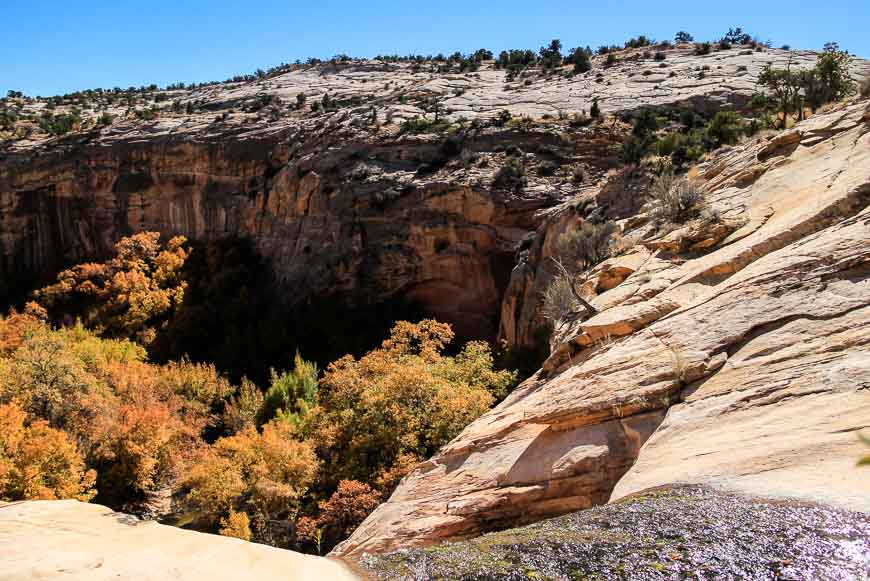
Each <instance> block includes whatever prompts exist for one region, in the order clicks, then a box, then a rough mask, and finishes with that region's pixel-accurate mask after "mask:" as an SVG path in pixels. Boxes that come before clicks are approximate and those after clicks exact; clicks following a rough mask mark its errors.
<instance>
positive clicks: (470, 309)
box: [0, 46, 863, 338]
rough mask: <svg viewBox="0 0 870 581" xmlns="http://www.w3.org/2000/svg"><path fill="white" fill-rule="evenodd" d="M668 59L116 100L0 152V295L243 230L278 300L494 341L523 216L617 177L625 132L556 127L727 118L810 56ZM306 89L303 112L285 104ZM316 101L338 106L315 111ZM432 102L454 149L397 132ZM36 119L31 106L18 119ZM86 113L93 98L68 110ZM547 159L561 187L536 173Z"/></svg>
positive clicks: (368, 68)
mask: <svg viewBox="0 0 870 581" xmlns="http://www.w3.org/2000/svg"><path fill="white" fill-rule="evenodd" d="M665 53H666V55H667V59H666V60H665V61H664V62H662V63H660V62H658V61H654V60H653V59H652V58H644V56H643V51H625V52H623V53H621V55H620V59H621V60H620V62H619V63H618V64H616V65H614V66H611V67H605V66H604V62H603V57H596V58H595V59H594V65H595V67H594V68H593V70H592V71H590V72H588V73H584V74H581V75H577V76H574V77H565V76H562V75H550V76H538V73H533V75H532V77H530V78H526V77H522V78H519V79H517V80H516V81H515V82H509V83H508V82H506V77H505V71H503V70H496V69H494V68H493V66H492V64H491V63H487V64H484V65H483V67H482V68H481V69H480V70H479V71H477V72H474V73H463V74H459V73H455V74H444V73H435V72H430V70H429V66H428V65H426V66H420V67H417V68H416V69H415V67H414V66H412V65H410V64H391V63H382V62H376V61H366V62H348V63H343V64H342V63H338V64H335V65H329V64H326V65H322V66H316V67H303V68H298V69H296V70H293V71H289V72H285V73H281V74H278V75H275V76H272V77H267V78H264V79H261V80H258V81H255V82H250V83H242V84H239V83H235V84H233V83H230V84H219V85H213V86H209V87H206V88H203V89H197V90H194V91H187V90H181V91H179V90H175V91H165V92H159V93H157V94H155V95H153V99H155V101H154V102H153V103H152V102H148V103H144V104H142V105H137V106H136V107H137V108H138V107H144V106H149V105H150V104H154V103H156V99H157V98H158V97H159V98H160V101H159V103H157V104H158V105H160V107H161V111H160V112H159V113H158V114H157V117H156V118H155V119H153V120H143V119H133V118H130V117H129V116H128V117H126V118H125V117H124V115H125V109H124V107H126V105H124V107H121V106H120V104H118V103H115V104H113V105H108V106H107V107H108V109H107V111H108V112H109V113H112V114H115V115H117V116H119V119H118V120H116V121H115V122H114V124H112V125H111V126H109V127H99V126H96V127H93V128H91V129H89V130H87V131H84V132H81V133H75V134H71V135H69V136H66V137H62V138H55V139H50V140H49V139H47V138H46V136H45V134H40V133H34V134H33V136H31V137H30V138H27V139H19V140H16V141H12V142H10V143H7V144H5V148H0V149H2V150H0V275H2V276H3V277H4V279H5V281H7V283H8V281H15V280H19V279H28V278H30V277H32V276H34V275H36V274H41V275H50V274H51V273H53V272H54V271H57V270H58V269H60V268H62V267H64V266H66V265H68V264H70V263H72V262H78V261H82V260H84V259H87V258H91V257H99V256H104V255H105V254H106V253H107V252H108V251H109V249H110V248H111V245H112V243H113V242H115V241H116V240H117V239H119V238H120V237H121V236H124V235H127V234H129V233H131V232H136V231H140V230H146V229H147V230H157V231H160V232H162V233H164V234H166V235H173V234H184V235H186V236H188V237H190V238H195V239H201V240H202V239H209V238H215V237H219V236H224V235H228V234H229V235H240V236H244V237H248V238H250V239H252V240H253V241H254V242H255V243H256V245H257V247H258V249H259V250H260V251H261V252H262V254H263V255H264V256H265V257H266V258H267V259H269V260H270V261H271V263H272V265H273V267H274V269H275V271H276V272H277V274H278V277H279V279H280V280H281V281H282V283H283V284H284V285H285V289H286V291H287V292H286V296H287V298H288V301H291V302H292V301H302V300H304V299H305V298H306V297H308V296H318V295H322V294H324V293H344V294H349V293H352V294H353V296H354V298H355V300H357V301H359V302H361V303H365V302H376V301H380V300H385V299H388V298H393V297H397V296H400V297H404V298H408V299H410V300H413V301H416V302H418V303H420V304H422V306H423V307H424V308H425V309H426V310H427V311H428V312H429V313H430V314H433V315H435V316H438V317H439V318H441V319H442V320H446V321H448V322H452V323H454V325H456V326H457V327H458V329H457V330H458V331H459V332H460V334H461V335H468V334H476V335H481V336H489V337H494V336H495V335H496V331H497V329H498V321H499V314H500V310H501V306H500V302H501V296H502V294H503V292H504V290H505V288H506V287H507V284H508V273H509V272H510V269H511V268H512V267H513V265H514V249H515V246H516V244H517V243H518V242H519V241H520V240H521V239H522V238H523V236H524V235H525V234H526V233H527V232H529V231H530V230H534V229H535V228H536V227H537V226H538V224H539V220H538V219H537V218H536V216H535V212H537V211H539V210H542V209H546V208H551V207H553V206H555V205H557V204H559V203H561V202H562V201H564V200H566V199H570V198H572V197H573V196H575V195H576V194H577V193H578V192H581V191H583V190H584V189H589V188H590V187H592V186H593V185H594V184H595V183H596V181H597V180H598V179H599V177H600V176H601V175H602V173H603V172H604V171H605V170H607V169H609V168H610V167H612V166H613V165H614V163H615V158H614V154H613V146H614V145H615V144H616V143H618V142H619V141H620V140H621V132H622V129H620V128H618V127H601V126H599V127H571V126H570V124H569V123H568V121H567V120H564V121H560V120H557V119H555V117H557V116H559V114H560V113H563V114H565V115H566V116H570V115H573V114H575V113H579V112H582V111H587V110H588V109H589V107H590V106H591V103H592V99H593V97H599V98H600V99H601V101H600V106H601V109H602V111H604V112H605V113H607V112H616V111H628V110H633V109H636V108H637V107H640V106H644V105H672V104H676V103H682V102H692V103H694V104H695V105H696V106H697V107H698V108H699V109H705V108H706V109H708V110H715V109H717V108H718V107H720V106H722V105H723V104H726V103H734V104H738V105H739V104H741V103H744V102H745V101H746V100H747V99H748V98H749V97H750V95H751V94H752V93H753V92H754V90H755V83H756V78H757V75H758V73H759V72H760V70H761V69H762V67H763V66H764V65H765V64H767V63H773V64H774V65H776V66H783V65H784V64H785V63H786V61H788V60H789V59H792V61H793V66H796V67H801V66H811V65H812V64H814V62H815V59H816V55H815V54H814V53H810V52H791V53H789V52H786V51H781V50H775V49H768V50H764V51H761V52H753V51H745V50H737V49H734V50H727V51H718V52H714V53H713V54H710V55H704V56H697V55H694V54H693V49H692V47H690V46H681V47H678V48H673V49H669V50H666V51H665ZM856 63H858V61H856ZM662 65H664V66H662ZM856 66H863V63H858V64H856ZM647 73H648V74H647ZM527 81H528V82H529V84H528V85H527V84H526V82H527ZM301 93H304V94H305V95H306V97H307V103H308V104H309V105H306V106H305V107H303V108H302V109H297V107H296V105H295V103H296V98H297V96H298V95H299V94H301ZM325 94H328V95H329V96H330V98H331V99H332V101H333V102H335V103H339V104H340V108H339V109H338V110H337V111H329V112H312V111H311V110H310V104H311V103H312V102H315V101H319V100H321V98H322V97H323V96H324V95H325ZM433 98H434V99H437V100H438V101H439V103H440V108H441V112H442V115H443V118H444V119H447V120H450V121H452V122H459V121H460V120H464V121H465V122H466V123H465V129H464V130H462V131H459V132H457V133H456V134H455V135H454V137H452V138H450V139H445V137H444V136H443V135H438V134H435V133H428V134H421V135H407V134H405V135H403V134H400V132H399V124H400V123H401V121H402V120H405V119H410V118H413V117H416V116H424V115H426V116H428V118H429V119H432V117H433V114H432V112H431V111H430V112H429V113H426V111H425V109H427V108H428V109H431V107H430V106H428V105H427V104H430V103H431V100H432V99H433ZM173 102H177V103H178V107H177V108H176V109H175V110H173V108H172V107H170V104H171V103H173ZM188 104H190V105H191V107H192V108H193V112H191V113H186V112H184V109H185V108H186V107H187V106H188ZM44 107H45V103H44V102H33V103H28V104H26V105H24V111H25V112H31V113H40V112H41V110H42V108H44ZM62 110H63V107H59V108H58V109H57V112H58V113H60V112H62ZM502 110H508V111H510V112H511V113H513V114H514V115H528V116H531V117H534V118H535V119H537V120H538V121H540V117H541V116H542V115H544V114H547V115H551V116H552V117H553V118H554V119H551V120H550V121H548V122H545V123H544V125H542V126H541V125H539V126H537V127H532V128H530V129H522V128H519V129H518V128H505V127H493V126H490V125H489V120H492V119H493V118H495V117H496V116H497V115H498V114H499V112H500V111H502ZM373 112H374V116H375V118H376V120H377V123H376V124H373V123H371V120H372V115H373ZM100 113H101V111H100V110H98V108H97V107H96V105H95V104H94V103H91V104H89V105H85V106H84V110H83V112H82V115H83V117H84V118H85V119H94V118H96V117H97V116H98V115H99V114H100ZM472 120H477V122H478V124H477V125H472V124H471V121H472ZM508 145H515V146H518V147H520V148H521V149H522V150H523V151H525V152H526V157H527V168H528V170H527V178H528V184H527V186H526V187H525V189H524V191H523V193H522V194H516V193H514V192H508V191H499V190H495V189H494V188H493V187H492V181H493V177H494V176H495V174H496V172H497V171H498V170H499V169H500V168H501V167H502V166H503V165H504V158H505V154H504V148H505V147H507V146H508ZM556 157H558V159H559V163H561V167H562V168H563V170H561V171H560V172H559V173H557V175H545V172H543V171H542V172H538V171H537V170H536V169H535V168H536V167H537V165H538V164H539V163H541V162H542V161H552V160H553V159H554V158H556ZM575 170H576V172H577V175H582V176H583V179H582V180H581V181H579V182H578V181H577V180H574V179H572V177H571V176H572V172H575ZM27 282H32V281H28V280H23V281H22V284H24V283H27ZM445 296H449V297H451V300H449V301H446V300H445V299H444V298H443V297H445ZM503 336H508V335H507V334H505V333H503ZM509 338H510V337H509Z"/></svg>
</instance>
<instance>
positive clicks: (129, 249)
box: [36, 232, 189, 344]
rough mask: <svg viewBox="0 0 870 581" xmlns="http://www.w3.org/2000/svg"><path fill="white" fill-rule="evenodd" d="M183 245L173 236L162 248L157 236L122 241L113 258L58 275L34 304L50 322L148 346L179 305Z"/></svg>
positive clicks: (146, 234) (182, 285)
mask: <svg viewBox="0 0 870 581" xmlns="http://www.w3.org/2000/svg"><path fill="white" fill-rule="evenodd" d="M186 242H187V240H186V239H185V238H184V237H183V236H177V237H175V238H172V239H171V240H169V242H167V244H166V246H165V247H162V246H161V244H160V234H159V233H157V232H141V233H139V234H135V235H133V236H130V237H128V238H122V239H121V240H120V241H119V242H118V243H117V244H116V245H115V256H114V258H112V259H111V260H109V261H107V262H103V263H90V262H89V263H85V264H79V265H77V266H75V267H73V268H71V269H69V270H65V271H63V272H61V273H60V274H59V275H58V277H57V283H55V284H53V285H51V286H47V287H45V288H43V289H42V290H40V291H38V292H37V293H36V297H37V300H38V301H39V302H40V303H41V304H42V305H43V306H44V307H45V308H46V309H47V310H48V312H49V313H50V314H51V315H52V318H53V319H55V320H62V319H63V318H65V317H79V318H81V319H82V321H83V322H84V324H85V325H86V326H87V327H89V328H93V329H95V330H97V331H99V332H100V333H101V334H103V335H106V336H109V337H128V338H137V339H139V340H141V341H142V342H143V343H144V344H148V343H150V342H151V341H152V340H153V339H154V337H155V335H156V328H157V326H159V325H160V324H161V323H163V322H165V321H166V320H167V319H168V317H169V315H170V313H171V311H172V309H173V308H175V307H177V306H178V305H179V304H181V301H182V300H183V299H184V289H185V287H186V283H185V282H184V280H183V278H182V277H181V269H182V267H183V266H184V263H185V261H186V260H187V258H188V256H189V254H188V251H187V249H186V248H185V245H186Z"/></svg>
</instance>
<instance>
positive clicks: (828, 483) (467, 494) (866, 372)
mask: <svg viewBox="0 0 870 581" xmlns="http://www.w3.org/2000/svg"><path fill="white" fill-rule="evenodd" d="M698 177H699V179H700V180H702V182H703V184H704V185H703V188H704V190H705V191H706V192H707V194H706V197H707V199H708V200H709V203H710V204H711V206H712V208H713V209H714V210H717V211H718V214H719V216H720V218H719V219H718V220H708V221H696V222H694V223H692V224H689V225H687V226H685V227H684V228H681V229H679V230H676V231H672V232H670V233H667V234H665V235H660V234H658V233H656V232H655V229H654V228H651V225H650V223H649V222H647V223H644V221H643V220H642V219H638V218H637V217H635V218H632V219H629V220H628V221H627V223H626V228H625V235H626V237H627V239H629V240H634V241H636V242H637V244H636V246H635V247H634V248H629V249H627V250H626V251H625V253H624V255H622V256H619V257H617V258H615V259H612V260H610V261H608V262H606V263H604V264H602V265H599V267H597V268H596V269H595V270H594V271H593V273H592V279H591V282H590V283H589V285H588V290H590V292H591V293H592V294H594V295H595V296H594V298H592V303H593V304H594V305H595V306H596V308H597V309H598V310H599V313H598V314H597V315H595V316H593V317H592V318H589V319H587V320H585V321H573V322H572V321H568V322H564V323H563V324H562V325H561V326H560V327H558V328H557V330H556V333H555V334H554V340H553V346H554V349H553V352H552V354H551V356H550V357H549V359H548V360H547V361H546V362H545V364H544V366H543V369H542V370H541V371H540V372H539V373H538V374H536V375H535V376H534V377H532V378H530V379H529V380H527V381H526V382H525V383H524V384H523V385H521V386H520V388H518V389H517V390H516V391H515V392H514V393H513V394H511V395H510V396H509V397H508V398H507V399H506V400H505V401H504V402H502V403H501V404H500V405H499V406H498V407H497V408H495V409H494V410H492V411H491V412H489V413H488V414H486V415H484V416H482V417H481V418H480V419H478V420H477V421H475V422H474V423H472V424H471V425H470V426H469V427H468V428H466V430H465V431H464V432H463V433H462V434H460V436H458V437H457V438H456V439H455V440H454V441H452V442H451V443H450V444H448V445H447V446H446V447H445V448H444V449H442V450H441V451H440V452H439V453H438V454H437V455H436V456H435V457H433V458H432V459H430V460H429V461H427V462H425V463H423V464H421V465H419V466H418V467H417V468H416V469H415V470H414V471H413V472H412V473H411V474H410V475H409V476H407V477H406V478H405V480H404V481H403V482H402V484H401V485H400V486H399V488H398V489H397V490H396V491H395V493H394V494H393V496H392V497H391V498H390V500H389V501H388V502H387V503H385V504H383V505H381V506H380V507H379V508H378V509H377V510H376V511H375V512H374V513H373V514H372V515H370V517H369V518H368V519H367V520H366V521H365V522H364V523H363V524H362V525H361V526H360V527H359V528H358V529H357V530H356V532H355V533H354V534H353V536H352V537H351V538H350V539H349V540H347V541H346V542H345V543H343V544H342V545H340V546H339V547H337V548H336V550H335V553H336V554H342V555H360V554H362V553H363V552H370V553H373V552H382V551H387V550H391V549H395V548H398V547H407V546H418V545H426V544H431V543H434V542H437V541H439V540H442V539H446V538H463V537H469V536H473V535H476V534H479V533H480V532H482V531H486V530H491V529H495V528H504V527H505V526H510V525H516V524H517V523H522V522H530V521H534V520H539V519H541V518H543V517H546V516H552V515H557V514H562V513H566V512H569V511H573V510H577V509H581V508H587V507H589V506H591V505H594V504H600V503H603V502H607V501H608V499H617V498H621V497H623V496H625V495H626V494H630V493H632V492H635V491H638V490H643V489H646V488H649V487H651V486H657V485H663V484H671V483H704V484H709V485H712V486H718V487H725V488H730V489H736V490H740V491H744V492H749V493H758V494H763V495H767V496H771V497H796V498H801V499H809V500H820V501H824V502H827V503H831V504H834V505H838V506H843V507H848V508H852V509H856V510H862V511H870V496H868V495H867V494H866V491H867V475H866V474H864V473H862V472H860V471H859V470H858V469H857V468H855V463H856V461H857V459H858V458H859V457H860V456H861V455H862V453H863V452H864V451H865V450H863V447H862V446H861V444H860V442H859V440H858V438H857V435H856V434H857V431H858V430H860V429H862V428H863V427H866V418H867V417H870V382H868V378H870V106H868V103H867V101H861V102H858V103H856V104H853V105H850V106H847V107H841V108H839V109H836V110H833V111H831V112H829V113H825V114H820V115H818V116H816V117H813V118H811V119H810V120H808V121H806V122H804V123H802V124H800V125H798V126H797V127H796V128H795V129H794V130H792V131H791V132H789V133H786V134H783V135H779V136H777V137H774V138H772V139H766V138H759V139H756V140H754V141H752V142H750V143H748V144H745V145H742V146H738V147H734V148H729V149H726V150H723V151H720V152H718V153H717V155H716V156H715V157H714V158H713V159H712V160H710V161H709V162H708V163H706V164H705V165H704V166H702V167H701V168H700V171H699V176H698ZM571 211H573V209H569V208H568V207H567V205H566V209H564V210H562V211H557V212H555V213H554V215H553V216H552V217H551V221H550V226H545V227H542V229H541V230H539V233H541V234H543V236H539V240H538V241H536V243H535V244H536V245H538V246H539V247H546V245H547V244H549V243H551V242H548V239H549V238H551V234H552V232H555V233H558V232H559V231H560V228H562V227H563V225H564V222H565V221H566V220H568V219H569V218H566V215H565V212H571ZM548 232H550V234H548ZM663 237H664V238H667V239H669V242H668V243H667V244H662V240H663ZM541 238H543V239H541ZM535 252H536V251H535V249H533V251H532V254H534V253H535ZM537 252H538V253H539V254H541V251H540V248H539V249H538V250H537ZM518 268H523V265H521V266H520V267H518ZM529 272H534V268H531V269H528V270H527V273H529ZM525 279H526V280H527V281H528V280H531V281H532V282H533V283H534V276H530V275H528V274H527V275H526V276H525ZM516 280H517V277H515V279H514V281H515V282H516ZM596 281H598V282H596ZM521 294H522V293H515V296H520V295H521ZM508 296H509V297H510V296H511V295H510V292H509V295H508Z"/></svg>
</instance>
